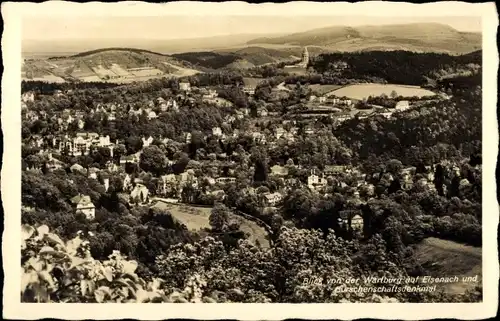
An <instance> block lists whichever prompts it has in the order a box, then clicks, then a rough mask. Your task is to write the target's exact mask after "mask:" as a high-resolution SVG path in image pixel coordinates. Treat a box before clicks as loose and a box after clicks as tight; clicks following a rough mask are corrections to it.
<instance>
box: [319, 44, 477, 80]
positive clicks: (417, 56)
mask: <svg viewBox="0 0 500 321" xmlns="http://www.w3.org/2000/svg"><path fill="white" fill-rule="evenodd" d="M339 61H342V62H345V63H347V65H348V68H343V69H340V70H338V69H337V68H335V67H334V64H335V63H336V62H339ZM475 65H478V66H480V65H481V52H480V51H479V52H475V53H471V54H467V55H462V56H451V55H447V54H438V53H414V52H408V51H366V52H357V53H328V54H320V55H319V56H317V57H316V58H314V59H312V60H311V61H310V63H309V66H310V67H312V68H314V70H315V71H317V72H319V73H334V74H336V75H337V76H338V77H340V78H348V79H370V78H380V79H384V80H385V81H387V82H389V83H394V84H407V85H419V86H422V85H427V84H428V78H432V79H434V78H435V77H436V75H435V73H436V72H437V71H443V75H446V74H452V73H454V72H457V71H460V72H462V71H464V70H465V71H469V70H475V68H476V67H475Z"/></svg>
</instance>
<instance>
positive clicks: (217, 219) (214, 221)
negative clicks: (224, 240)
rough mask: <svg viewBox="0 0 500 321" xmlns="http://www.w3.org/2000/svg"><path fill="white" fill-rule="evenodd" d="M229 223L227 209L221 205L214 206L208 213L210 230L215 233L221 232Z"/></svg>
mask: <svg viewBox="0 0 500 321" xmlns="http://www.w3.org/2000/svg"><path fill="white" fill-rule="evenodd" d="M228 221H229V209H228V208H227V207H226V206H225V205H223V204H221V203H217V204H215V206H214V208H213V209H212V212H211V213H210V217H209V222H210V226H211V227H212V230H213V231H215V232H223V231H224V230H225V228H226V227H227V224H228Z"/></svg>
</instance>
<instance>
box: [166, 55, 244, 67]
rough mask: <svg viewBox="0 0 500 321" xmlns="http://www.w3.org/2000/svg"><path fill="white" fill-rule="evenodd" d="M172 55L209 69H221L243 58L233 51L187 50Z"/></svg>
mask: <svg viewBox="0 0 500 321" xmlns="http://www.w3.org/2000/svg"><path fill="white" fill-rule="evenodd" d="M172 57H175V58H177V59H181V60H185V61H187V62H189V63H191V64H193V65H195V66H200V67H204V68H209V69H220V68H224V67H226V66H227V65H229V64H231V63H233V62H235V61H236V60H238V59H241V57H239V56H238V55H235V54H233V53H227V54H223V53H217V52H210V51H206V52H186V53H179V54H173V55H172Z"/></svg>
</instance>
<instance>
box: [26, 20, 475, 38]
mask: <svg viewBox="0 0 500 321" xmlns="http://www.w3.org/2000/svg"><path fill="white" fill-rule="evenodd" d="M417 22H419V23H420V22H434V23H442V24H447V25H449V26H451V27H453V28H455V29H457V30H459V31H473V32H480V31H481V19H480V18H479V17H429V18H423V17H401V18H397V17H375V16H373V17H366V16H365V17H362V16H337V17H335V16H317V17H297V16H295V17H284V16H282V17H278V16H226V17H221V16H163V17H162V16H153V17H144V16H143V17H110V16H106V17H80V18H76V17H74V16H72V17H66V18H61V17H54V16H52V17H50V18H48V17H36V16H32V17H28V16H25V17H24V18H23V22H22V39H23V40H37V41H44V40H47V41H50V40H60V39H72V40H78V39H165V40H167V39H187V38H202V37H211V36H221V35H230V34H233V35H234V34H288V33H294V32H302V31H307V30H311V29H315V28H322V27H330V26H336V25H338V26H360V25H388V24H401V23H417Z"/></svg>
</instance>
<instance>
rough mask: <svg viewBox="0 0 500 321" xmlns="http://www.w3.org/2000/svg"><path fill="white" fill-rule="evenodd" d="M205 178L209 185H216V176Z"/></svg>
mask: <svg viewBox="0 0 500 321" xmlns="http://www.w3.org/2000/svg"><path fill="white" fill-rule="evenodd" d="M204 180H205V182H206V183H207V184H208V185H215V183H216V181H215V178H213V177H204Z"/></svg>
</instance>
